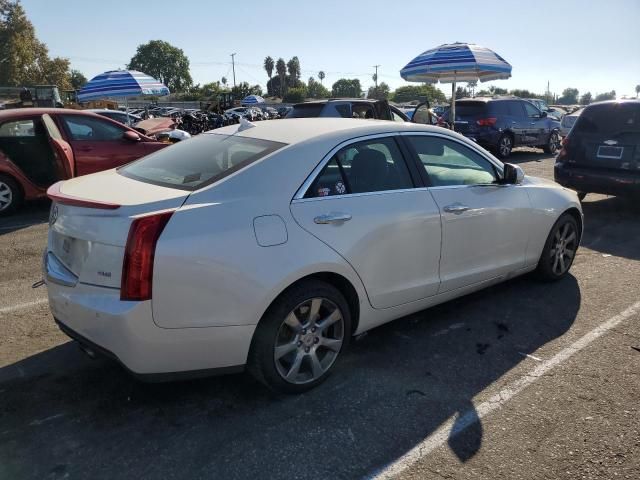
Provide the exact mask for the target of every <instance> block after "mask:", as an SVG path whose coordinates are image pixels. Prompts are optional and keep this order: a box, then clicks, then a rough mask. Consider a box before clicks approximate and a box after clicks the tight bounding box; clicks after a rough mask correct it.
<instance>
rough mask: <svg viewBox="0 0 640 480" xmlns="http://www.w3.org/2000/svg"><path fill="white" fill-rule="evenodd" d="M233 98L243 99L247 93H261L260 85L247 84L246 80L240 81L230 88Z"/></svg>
mask: <svg viewBox="0 0 640 480" xmlns="http://www.w3.org/2000/svg"><path fill="white" fill-rule="evenodd" d="M231 93H233V96H234V97H235V98H239V99H243V98H244V97H246V96H247V95H262V87H261V86H260V85H253V86H252V85H249V83H248V82H241V83H239V84H237V85H236V86H235V87H233V88H232V89H231Z"/></svg>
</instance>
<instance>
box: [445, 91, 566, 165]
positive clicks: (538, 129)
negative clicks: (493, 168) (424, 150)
mask: <svg viewBox="0 0 640 480" xmlns="http://www.w3.org/2000/svg"><path fill="white" fill-rule="evenodd" d="M449 116H450V113H449V112H448V111H447V112H446V113H445V114H444V115H443V119H444V120H445V121H447V122H451V120H450V118H449ZM455 130H456V131H457V132H460V133H461V134H463V135H464V136H465V137H467V138H470V139H472V140H473V141H475V142H478V143H479V144H480V145H482V146H483V147H485V148H487V149H488V150H491V151H492V152H495V153H496V154H497V155H498V156H499V157H500V158H507V157H508V156H509V155H511V150H512V149H513V148H514V147H519V146H532V147H539V148H542V149H543V150H544V151H545V152H546V153H549V154H555V153H556V152H557V151H558V149H559V147H560V122H558V121H557V120H555V119H553V118H549V117H547V114H546V113H545V112H541V111H540V110H539V109H538V108H537V107H536V106H535V105H533V104H532V103H531V102H529V101H527V100H523V99H520V98H516V97H504V98H500V97H476V98H473V99H465V100H457V101H456V118H455Z"/></svg>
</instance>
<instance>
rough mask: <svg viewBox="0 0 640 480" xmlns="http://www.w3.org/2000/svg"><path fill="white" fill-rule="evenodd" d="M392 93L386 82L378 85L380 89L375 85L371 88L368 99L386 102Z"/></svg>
mask: <svg viewBox="0 0 640 480" xmlns="http://www.w3.org/2000/svg"><path fill="white" fill-rule="evenodd" d="M390 93H391V91H390V89H389V85H387V84H386V83H384V82H381V83H380V84H379V85H378V88H376V87H375V85H373V86H371V87H369V90H368V91H367V98H375V99H377V100H386V99H388V98H389V94H390Z"/></svg>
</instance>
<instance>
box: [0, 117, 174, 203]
mask: <svg viewBox="0 0 640 480" xmlns="http://www.w3.org/2000/svg"><path fill="white" fill-rule="evenodd" d="M165 146H166V144H164V143H160V142H156V141H154V140H152V139H151V138H148V137H146V136H144V135H141V134H140V133H139V132H136V131H135V130H133V129H132V128H129V127H127V126H125V125H122V124H121V123H118V122H116V121H114V120H111V119H109V118H106V117H102V116H100V115H97V114H95V113H91V112H87V111H84V110H67V109H63V108H51V109H48V108H20V109H15V110H7V111H2V112H0V215H7V214H9V213H11V212H13V211H14V210H15V209H16V208H18V207H19V206H20V204H21V203H22V202H23V200H33V199H36V198H41V197H44V196H45V195H46V190H47V187H49V186H50V185H51V184H53V183H55V182H57V181H58V180H63V179H68V178H71V177H76V176H79V175H86V174H88V173H94V172H98V171H101V170H107V169H110V168H114V167H118V166H120V165H123V164H125V163H128V162H131V161H133V160H136V159H138V158H140V157H143V156H145V155H147V154H148V153H151V152H154V151H156V150H158V149H160V148H163V147H165Z"/></svg>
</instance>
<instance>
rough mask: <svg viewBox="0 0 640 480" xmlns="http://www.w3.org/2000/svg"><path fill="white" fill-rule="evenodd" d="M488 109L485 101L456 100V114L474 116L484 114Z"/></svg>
mask: <svg viewBox="0 0 640 480" xmlns="http://www.w3.org/2000/svg"><path fill="white" fill-rule="evenodd" d="M486 110H487V104H486V103H485V102H456V116H458V115H459V116H461V117H474V116H476V115H483V114H484V113H485V112H486Z"/></svg>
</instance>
